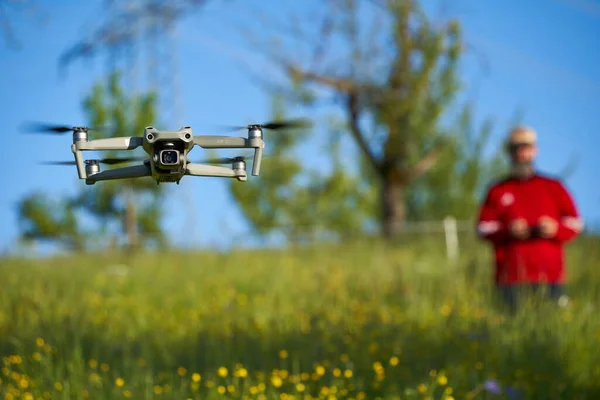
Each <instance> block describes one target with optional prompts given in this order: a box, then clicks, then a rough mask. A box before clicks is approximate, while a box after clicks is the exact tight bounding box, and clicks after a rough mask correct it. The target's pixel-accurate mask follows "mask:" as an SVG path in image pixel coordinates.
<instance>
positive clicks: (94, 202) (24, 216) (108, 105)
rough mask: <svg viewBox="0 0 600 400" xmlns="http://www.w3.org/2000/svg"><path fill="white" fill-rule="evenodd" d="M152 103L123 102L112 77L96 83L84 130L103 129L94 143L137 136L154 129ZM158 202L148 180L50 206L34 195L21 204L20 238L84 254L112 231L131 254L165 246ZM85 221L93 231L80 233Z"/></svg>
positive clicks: (105, 185)
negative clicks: (88, 219) (123, 239)
mask: <svg viewBox="0 0 600 400" xmlns="http://www.w3.org/2000/svg"><path fill="white" fill-rule="evenodd" d="M155 99H156V96H155V95H154V94H153V93H148V94H144V95H140V96H135V97H128V96H126V95H125V94H124V93H123V91H122V90H121V87H120V83H119V75H118V74H116V73H115V74H113V75H112V76H111V77H110V79H109V80H108V82H107V83H106V84H104V83H102V82H100V83H97V84H96V85H95V86H94V87H93V89H92V92H91V94H90V95H89V96H87V97H86V98H85V100H84V102H83V105H84V109H85V111H86V113H87V115H88V118H87V119H88V125H89V126H92V127H103V128H106V129H102V130H98V131H96V130H95V131H93V132H94V138H101V137H111V136H123V135H130V134H135V132H138V133H137V134H139V132H142V131H143V129H144V127H146V126H148V125H153V124H156V115H155V101H156V100H155ZM123 153H124V152H120V151H113V152H103V153H102V155H103V156H107V157H120V156H124V155H126V156H131V151H130V150H128V151H126V154H123ZM123 164H125V165H126V164H127V163H123ZM121 166H122V165H121ZM121 166H120V167H121ZM161 196H162V190H161V187H160V186H157V185H156V183H155V182H154V181H153V180H152V179H150V178H147V179H144V178H138V179H124V180H117V181H105V182H101V183H98V184H95V185H93V186H85V185H84V186H83V187H82V188H81V190H80V191H79V192H78V193H77V194H76V195H74V196H62V197H60V198H59V199H56V200H54V201H50V200H48V199H47V197H48V196H47V195H45V194H42V193H33V194H30V195H29V196H27V197H25V198H24V199H22V200H21V201H20V203H19V207H18V214H19V219H20V221H21V237H22V238H23V239H25V240H45V241H53V242H57V243H61V244H66V245H68V246H69V247H70V248H74V249H79V250H82V249H85V248H89V247H91V246H97V245H98V244H99V243H98V242H99V240H98V238H99V237H100V236H105V235H107V234H108V235H109V234H110V231H111V228H113V227H116V228H117V231H116V232H114V231H113V232H114V233H115V234H114V235H113V236H112V237H113V238H120V237H123V236H125V237H126V238H127V241H126V243H125V244H126V245H127V246H128V247H129V248H136V247H139V246H141V245H143V244H150V243H155V244H158V245H164V244H165V236H164V234H163V231H162V228H161V216H162V212H161V208H160V202H161ZM83 216H86V217H91V220H92V221H95V222H96V223H97V227H96V229H93V227H90V226H87V227H86V230H85V231H84V230H83V228H82V226H81V224H80V223H79V220H80V218H81V217H83ZM87 238H89V239H90V240H87ZM115 240H116V239H115Z"/></svg>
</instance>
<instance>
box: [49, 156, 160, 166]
mask: <svg viewBox="0 0 600 400" xmlns="http://www.w3.org/2000/svg"><path fill="white" fill-rule="evenodd" d="M146 159H148V157H109V158H102V159H100V160H85V161H84V163H85V164H91V163H94V162H95V163H99V164H106V165H114V164H121V163H124V162H130V161H142V160H146ZM41 164H45V165H77V163H76V162H75V161H45V162H42V163H41Z"/></svg>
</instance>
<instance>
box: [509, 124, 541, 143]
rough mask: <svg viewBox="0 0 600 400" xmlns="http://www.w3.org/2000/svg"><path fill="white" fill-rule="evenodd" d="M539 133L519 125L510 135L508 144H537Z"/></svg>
mask: <svg viewBox="0 0 600 400" xmlns="http://www.w3.org/2000/svg"><path fill="white" fill-rule="evenodd" d="M536 141H537V133H536V132H535V130H534V129H533V128H531V127H528V126H524V125H519V126H516V127H514V128H513V129H511V131H510V132H509V134H508V140H507V144H509V145H510V144H521V143H524V144H535V143H536Z"/></svg>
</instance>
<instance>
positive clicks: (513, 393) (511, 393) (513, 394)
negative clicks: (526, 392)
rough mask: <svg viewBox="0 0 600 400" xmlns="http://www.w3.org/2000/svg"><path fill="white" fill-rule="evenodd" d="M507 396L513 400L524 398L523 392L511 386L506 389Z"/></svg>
mask: <svg viewBox="0 0 600 400" xmlns="http://www.w3.org/2000/svg"><path fill="white" fill-rule="evenodd" d="M506 395H507V396H508V397H510V398H511V399H521V398H523V396H521V392H519V391H518V390H517V389H515V388H512V387H510V386H509V387H507V388H506Z"/></svg>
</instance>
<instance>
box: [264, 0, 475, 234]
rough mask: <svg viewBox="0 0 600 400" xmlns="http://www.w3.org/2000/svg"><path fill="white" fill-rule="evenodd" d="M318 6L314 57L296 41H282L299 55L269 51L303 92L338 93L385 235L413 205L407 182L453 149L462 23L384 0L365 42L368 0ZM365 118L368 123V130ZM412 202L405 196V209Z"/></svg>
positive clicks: (419, 177)
mask: <svg viewBox="0 0 600 400" xmlns="http://www.w3.org/2000/svg"><path fill="white" fill-rule="evenodd" d="M325 4H329V5H330V6H331V7H330V9H327V10H326V12H325V16H324V18H323V23H322V24H321V25H319V26H318V29H315V31H316V32H318V35H317V36H316V37H317V41H316V42H315V44H314V46H312V47H311V52H312V53H313V54H319V57H320V58H319V59H320V60H322V61H321V62H320V63H316V62H312V61H313V58H311V57H309V56H307V54H305V53H303V52H301V51H300V50H299V49H301V48H302V47H301V46H300V44H288V49H294V51H293V54H295V55H297V57H301V59H300V61H298V60H297V59H293V58H291V57H286V56H285V55H284V54H283V52H279V53H272V54H271V55H270V57H271V58H272V59H274V60H275V61H276V62H277V63H278V65H280V66H281V67H282V69H283V71H284V72H285V73H286V74H287V77H288V78H290V79H291V80H292V82H293V83H294V85H295V88H296V89H297V90H299V91H300V92H301V93H302V94H303V96H304V97H308V98H311V96H312V97H317V94H318V92H328V93H333V94H334V95H335V96H336V98H337V99H339V101H340V103H339V105H340V108H341V109H342V111H343V112H344V115H345V120H346V122H347V126H348V131H349V132H350V134H351V137H352V139H353V141H354V143H355V144H356V145H357V147H358V148H359V149H360V152H361V154H362V156H363V157H364V159H365V160H366V162H367V163H368V166H369V168H370V169H371V172H372V176H373V177H374V178H375V184H376V185H377V186H378V188H379V218H380V222H381V226H382V228H383V233H384V234H385V235H386V236H388V237H389V236H393V235H395V234H396V233H397V232H398V231H399V230H400V228H401V226H402V223H403V222H404V221H405V220H406V219H407V217H408V212H409V211H412V210H409V208H408V206H409V202H410V201H411V199H410V198H409V192H410V190H411V187H416V186H417V185H418V184H420V183H421V181H422V180H423V179H424V177H425V175H426V174H427V173H429V172H431V170H432V168H433V167H434V166H435V165H436V163H438V162H439V161H440V160H441V159H442V156H443V155H446V157H450V156H449V155H448V153H451V152H452V151H453V150H452V149H453V148H455V147H454V146H451V145H450V144H451V143H452V140H451V138H450V136H451V131H450V129H449V128H448V127H447V126H445V125H444V118H445V117H447V116H448V114H449V113H450V112H452V111H454V110H455V109H454V106H455V105H457V104H456V103H457V100H458V96H459V94H460V93H461V89H462V87H461V82H460V79H459V71H458V67H459V62H460V59H461V55H462V54H463V51H464V48H465V45H464V43H463V41H462V33H461V27H460V24H459V22H458V21H457V20H450V21H447V22H444V23H439V24H436V23H434V22H432V21H431V20H430V19H429V18H428V16H427V15H426V14H425V12H424V11H423V10H422V9H421V8H420V7H419V5H418V3H417V2H416V1H394V0H389V1H387V3H386V4H385V5H380V6H378V7H379V8H378V9H377V10H376V11H374V12H375V14H376V15H377V16H378V17H379V18H380V20H376V21H375V23H373V24H372V25H371V28H372V30H371V32H375V33H374V34H373V35H372V36H368V37H366V40H365V36H363V35H362V32H364V31H366V30H367V29H368V28H369V26H368V24H367V22H365V20H366V17H365V16H364V15H365V9H364V8H361V7H367V6H368V4H371V3H368V4H365V3H364V2H360V1H358V0H345V1H331V2H324V3H323V8H324V9H325V8H327V7H326V6H325ZM381 13H383V14H381ZM382 15H383V16H382ZM313 21H314V19H312V20H311V22H310V23H311V24H312V25H311V26H313V27H315V26H316V23H315V22H313ZM293 32H294V35H293V37H294V39H299V40H302V44H304V43H306V41H307V40H308V39H307V38H306V37H305V36H302V35H301V34H300V33H299V29H294V31H293ZM278 40H279V41H282V40H283V37H282V36H281V35H280V36H279V38H278ZM334 42H335V43H336V46H335V47H332V49H331V50H330V51H329V53H327V52H326V51H325V50H324V49H326V46H327V45H328V44H329V43H334ZM272 48H275V47H274V46H270V47H269V49H272ZM340 49H344V50H345V49H347V51H348V52H347V53H344V52H343V51H344V50H340ZM274 51H275V52H276V51H277V50H274ZM339 52H342V54H339ZM326 56H329V59H330V60H332V64H331V68H327V66H324V67H321V68H319V65H321V66H323V65H326V61H325V59H326V58H327V57H326ZM336 56H337V58H334V57H336ZM306 60H308V61H309V62H312V65H307V63H306ZM306 92H309V93H311V95H309V96H307V95H306ZM366 122H371V123H372V124H373V125H374V128H371V129H367V128H366V127H365V125H366ZM417 203H418V202H414V201H412V206H415V204H417Z"/></svg>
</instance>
